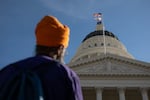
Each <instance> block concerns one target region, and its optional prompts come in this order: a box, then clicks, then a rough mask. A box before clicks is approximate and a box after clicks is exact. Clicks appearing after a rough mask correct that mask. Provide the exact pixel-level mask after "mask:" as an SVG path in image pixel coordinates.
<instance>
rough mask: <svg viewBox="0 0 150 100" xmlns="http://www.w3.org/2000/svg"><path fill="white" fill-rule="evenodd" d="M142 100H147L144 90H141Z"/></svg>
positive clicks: (145, 90)
mask: <svg viewBox="0 0 150 100" xmlns="http://www.w3.org/2000/svg"><path fill="white" fill-rule="evenodd" d="M141 94H142V100H148V94H147V89H146V88H141Z"/></svg>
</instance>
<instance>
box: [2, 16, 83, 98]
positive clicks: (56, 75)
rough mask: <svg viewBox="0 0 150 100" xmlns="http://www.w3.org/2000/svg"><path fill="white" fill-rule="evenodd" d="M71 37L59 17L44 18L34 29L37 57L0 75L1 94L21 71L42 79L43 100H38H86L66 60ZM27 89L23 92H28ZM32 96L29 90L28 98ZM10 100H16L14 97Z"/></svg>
mask: <svg viewBox="0 0 150 100" xmlns="http://www.w3.org/2000/svg"><path fill="white" fill-rule="evenodd" d="M69 34H70V29H69V27H68V26H66V25H63V24H62V23H61V22H60V21H59V20H58V19H57V18H56V17H54V16H44V17H43V18H42V19H41V21H40V22H39V23H38V24H37V26H36V28H35V37H36V47H35V56H33V57H29V58H26V59H23V60H19V61H17V62H15V63H12V64H9V65H7V66H6V67H4V68H3V69H2V70H1V71H0V94H1V93H2V92H3V91H1V89H2V88H3V87H5V85H6V84H7V83H9V80H12V79H13V76H15V75H17V74H18V73H20V70H21V71H28V72H29V71H31V72H34V73H36V74H37V76H38V77H39V79H40V82H41V84H42V90H43V97H42V98H38V99H36V100H83V97H82V91H81V86H80V81H79V77H78V76H77V74H76V73H75V72H74V71H73V70H71V69H70V68H69V67H68V66H66V65H65V64H64V60H63V58H64V54H65V50H66V48H67V47H68V43H69ZM28 83H31V82H28ZM26 86H27V85H25V86H24V88H25V89H28V88H29V87H26ZM12 87H14V86H13V85H12ZM7 91H8V92H9V90H7ZM10 91H11V90H10ZM18 92H19V90H18V91H16V92H15V94H16V95H17V94H18ZM32 93H33V92H32V91H30V90H28V93H27V94H26V95H29V94H32ZM33 94H34V93H33ZM1 96H3V95H1ZM0 98H1V97H0ZM5 98H6V97H5ZM29 98H31V96H30V97H29ZM9 100H17V99H16V97H14V98H11V99H9ZM24 100H28V99H27V98H26V99H25V98H24ZM31 100H33V99H31Z"/></svg>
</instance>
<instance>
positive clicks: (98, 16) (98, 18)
mask: <svg viewBox="0 0 150 100" xmlns="http://www.w3.org/2000/svg"><path fill="white" fill-rule="evenodd" d="M94 17H95V19H96V21H97V24H102V34H103V42H104V45H103V46H104V54H105V55H106V39H105V27H104V22H103V18H102V14H101V13H94Z"/></svg>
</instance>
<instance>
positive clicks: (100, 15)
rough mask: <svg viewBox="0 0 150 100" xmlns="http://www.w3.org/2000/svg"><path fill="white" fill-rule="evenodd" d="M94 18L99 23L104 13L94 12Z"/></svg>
mask: <svg viewBox="0 0 150 100" xmlns="http://www.w3.org/2000/svg"><path fill="white" fill-rule="evenodd" d="M93 16H94V19H95V20H96V21H97V23H98V24H101V23H102V13H94V14H93Z"/></svg>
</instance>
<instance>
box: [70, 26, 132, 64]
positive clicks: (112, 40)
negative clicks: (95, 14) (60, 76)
mask: <svg viewBox="0 0 150 100" xmlns="http://www.w3.org/2000/svg"><path fill="white" fill-rule="evenodd" d="M101 55H117V56H122V57H126V58H131V59H134V57H133V56H132V55H131V54H130V53H128V51H127V49H126V47H125V46H124V45H123V44H122V43H121V41H120V40H119V39H118V37H117V36H115V35H114V34H113V33H112V32H109V31H107V30H104V29H103V24H97V25H96V30H95V31H93V32H91V33H89V34H88V35H87V36H86V37H85V38H84V39H83V41H82V43H81V45H80V46H79V48H78V49H77V52H76V54H75V56H74V57H73V58H72V60H71V62H75V61H78V60H82V59H87V58H89V57H90V58H91V57H96V56H101Z"/></svg>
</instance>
